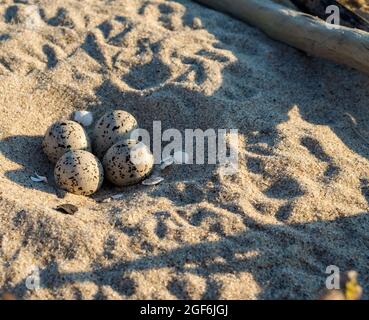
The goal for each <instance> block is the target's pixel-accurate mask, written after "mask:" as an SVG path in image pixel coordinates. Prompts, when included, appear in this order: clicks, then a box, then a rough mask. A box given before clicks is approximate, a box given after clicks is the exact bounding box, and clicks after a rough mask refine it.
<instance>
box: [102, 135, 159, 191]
mask: <svg viewBox="0 0 369 320" xmlns="http://www.w3.org/2000/svg"><path fill="white" fill-rule="evenodd" d="M103 165H104V169H105V175H106V178H107V179H108V180H109V181H110V182H112V183H113V184H115V185H117V186H120V187H122V186H128V185H132V184H135V183H138V182H140V181H141V180H143V179H144V178H146V177H147V176H148V175H149V174H150V173H151V171H152V169H153V167H154V156H153V154H152V153H151V152H150V149H149V148H148V147H147V146H146V145H145V144H143V143H142V142H137V141H135V140H124V141H120V142H118V143H116V144H114V145H113V146H112V147H111V148H110V149H109V150H108V151H107V152H106V154H105V156H104V159H103Z"/></svg>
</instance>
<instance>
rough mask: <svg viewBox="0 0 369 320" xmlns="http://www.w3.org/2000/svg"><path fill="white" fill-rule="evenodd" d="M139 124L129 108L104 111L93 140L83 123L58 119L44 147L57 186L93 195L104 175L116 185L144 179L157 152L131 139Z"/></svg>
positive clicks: (95, 129) (48, 130)
mask: <svg viewBox="0 0 369 320" xmlns="http://www.w3.org/2000/svg"><path fill="white" fill-rule="evenodd" d="M137 127H138V124H137V121H136V119H135V118H134V117H133V116H132V115H131V114H130V113H128V112H126V111H123V110H114V111H110V112H107V113H105V114H104V115H103V116H102V117H101V118H100V119H99V120H98V121H97V122H96V125H95V127H94V130H93V134H92V139H91V140H92V141H91V140H90V137H89V136H88V134H87V132H86V130H85V129H84V128H83V126H82V125H81V124H79V123H78V122H75V121H71V120H65V121H57V122H55V123H53V124H52V125H51V126H50V127H49V128H48V129H47V131H46V134H45V137H44V139H43V141H42V149H43V151H44V152H45V154H46V155H47V157H48V159H49V160H50V161H51V162H52V163H55V169H54V177H55V182H56V184H57V186H58V187H59V188H61V189H64V190H66V191H68V192H71V193H74V194H78V195H91V194H93V193H95V192H96V191H97V190H98V189H99V188H100V187H101V185H102V183H103V180H104V177H105V178H106V179H107V180H109V181H110V182H111V183H113V184H115V185H117V186H120V187H122V186H128V185H132V184H135V183H138V182H140V181H141V180H143V179H145V178H146V177H147V176H148V175H149V174H150V173H151V172H152V169H153V167H154V156H153V155H152V153H151V151H150V149H149V148H148V147H147V146H146V145H144V144H143V143H142V142H139V141H137V140H132V139H130V134H131V132H132V131H133V130H134V129H136V128H137Z"/></svg>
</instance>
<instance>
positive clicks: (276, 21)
mask: <svg viewBox="0 0 369 320" xmlns="http://www.w3.org/2000/svg"><path fill="white" fill-rule="evenodd" d="M196 1H197V2H199V3H202V4H204V5H207V6H209V7H211V8H214V9H217V10H220V11H223V12H226V13H229V14H231V15H233V16H235V17H236V18H238V19H240V20H243V21H245V22H247V23H249V24H251V25H253V26H255V27H258V28H260V29H261V30H262V31H264V32H265V33H266V34H267V35H269V36H270V37H271V38H273V39H275V40H279V41H282V42H285V43H287V44H289V45H291V46H293V47H295V48H298V49H300V50H303V51H305V52H307V53H309V54H312V55H315V56H318V57H322V58H326V59H330V60H333V61H335V62H337V63H341V64H345V65H347V66H350V67H353V68H355V69H357V70H359V71H361V72H365V73H367V74H369V33H368V32H365V31H362V30H358V29H351V28H347V27H344V26H333V25H329V24H327V23H326V22H325V21H323V20H321V19H318V18H315V17H313V16H311V15H308V14H305V13H302V12H299V11H296V10H293V9H290V8H287V7H285V6H283V5H280V4H277V3H275V2H273V1H272V0H262V1H261V0H196Z"/></svg>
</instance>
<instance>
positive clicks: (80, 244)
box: [0, 0, 369, 299]
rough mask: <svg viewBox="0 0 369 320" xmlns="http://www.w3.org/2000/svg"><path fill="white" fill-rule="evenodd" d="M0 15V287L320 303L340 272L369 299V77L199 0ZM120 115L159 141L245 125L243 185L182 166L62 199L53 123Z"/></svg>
mask: <svg viewBox="0 0 369 320" xmlns="http://www.w3.org/2000/svg"><path fill="white" fill-rule="evenodd" d="M0 3H1V4H0V139H1V140H0V150H1V154H0V288H1V289H0V291H2V292H4V291H7V292H12V293H14V294H15V295H16V296H17V297H18V298H21V299H314V298H316V297H317V296H318V295H319V292H320V291H321V290H322V289H323V288H324V284H325V279H326V277H327V275H326V274H325V270H326V268H327V266H329V265H336V266H338V267H339V268H340V270H341V271H347V270H356V271H357V272H358V273H359V281H360V283H361V284H362V286H363V289H364V298H368V297H369V296H368V292H369V291H368V290H369V277H368V262H369V257H368V248H369V234H368V227H369V216H368V210H369V205H368V202H369V131H368V123H369V109H368V107H369V92H368V85H369V78H368V76H366V75H363V74H360V73H358V72H356V71H354V70H351V69H348V68H346V67H342V66H338V65H336V64H333V63H330V62H328V61H324V60H321V59H317V58H313V57H310V56H307V55H306V54H304V53H303V52H299V51H297V50H295V49H293V48H290V47H288V46H286V45H284V44H281V43H278V42H275V41H272V40H270V39H269V38H268V37H266V36H265V35H263V34H262V33H261V32H260V31H258V30H257V29H255V28H252V27H250V26H248V25H246V24H244V23H242V22H239V21H236V20H234V19H233V18H231V17H228V16H226V15H223V14H221V13H217V12H215V11H212V10H210V9H207V8H205V7H202V6H200V5H198V4H196V3H193V2H191V1H186V0H175V1H164V0H149V1H143V0H119V1H99V0H85V1H71V0H67V1H61V0H57V1H47V0H40V1H32V0H30V1H14V2H13V1H9V0H5V1H4V0H2V1H1V2H0ZM33 4H34V5H35V6H32V5H33ZM117 108H120V109H125V110H127V111H129V112H131V113H132V114H133V115H134V116H135V117H136V118H137V119H138V122H139V124H140V125H141V127H143V128H146V129H148V130H150V129H151V127H152V122H153V121H161V122H162V126H163V130H164V129H166V128H176V129H179V130H184V129H185V128H191V129H196V128H201V129H203V130H205V129H207V128H215V129H218V128H226V129H231V128H235V129H238V130H239V141H240V143H239V170H238V172H237V174H236V175H233V176H226V177H223V176H221V175H220V174H219V170H220V169H219V166H215V165H175V166H172V167H170V168H167V170H166V171H165V172H163V173H161V175H162V176H163V177H164V178H165V180H164V181H163V182H162V183H160V184H159V185H156V186H144V185H136V186H131V187H128V188H124V189H119V188H114V187H113V186H111V185H109V184H105V185H104V187H103V189H102V190H101V191H99V192H98V193H97V194H95V195H94V196H92V197H82V196H76V195H72V194H65V195H64V198H61V197H60V195H59V197H58V196H57V194H56V193H55V189H54V187H53V183H52V181H53V178H52V172H53V171H52V170H53V167H52V165H51V164H49V163H48V161H47V160H46V156H45V155H44V154H43V153H42V151H41V140H42V135H43V134H44V133H45V131H46V129H47V127H48V126H49V125H50V124H51V123H52V122H53V121H55V120H58V119H67V118H69V117H70V116H71V114H72V113H73V111H75V110H85V109H86V110H89V111H91V112H93V114H94V117H95V119H96V118H97V117H99V116H100V115H102V114H103V113H104V112H105V111H107V110H111V109H117ZM34 172H37V173H38V174H41V175H45V176H47V177H48V178H49V181H50V184H43V183H36V182H32V181H31V180H30V176H31V175H32V174H33V173H34ZM119 193H123V198H121V199H117V200H112V201H110V202H101V199H105V198H108V197H109V196H111V195H115V194H119ZM63 203H70V204H74V205H76V206H77V207H78V208H79V211H78V212H77V213H75V214H74V215H65V214H63V213H61V212H58V211H55V210H54V208H55V207H56V206H58V205H60V204H63ZM35 268H38V270H39V276H40V287H39V288H38V289H37V290H31V289H32V288H31V289H27V287H26V285H25V284H26V280H27V277H28V276H29V275H30V274H31V273H32V270H34V269H35Z"/></svg>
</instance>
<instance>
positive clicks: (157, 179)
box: [142, 177, 164, 186]
mask: <svg viewBox="0 0 369 320" xmlns="http://www.w3.org/2000/svg"><path fill="white" fill-rule="evenodd" d="M162 181H164V178H163V177H152V178H149V179H146V180H144V181H142V184H143V185H144V186H155V185H156V184H159V183H160V182H162Z"/></svg>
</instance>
